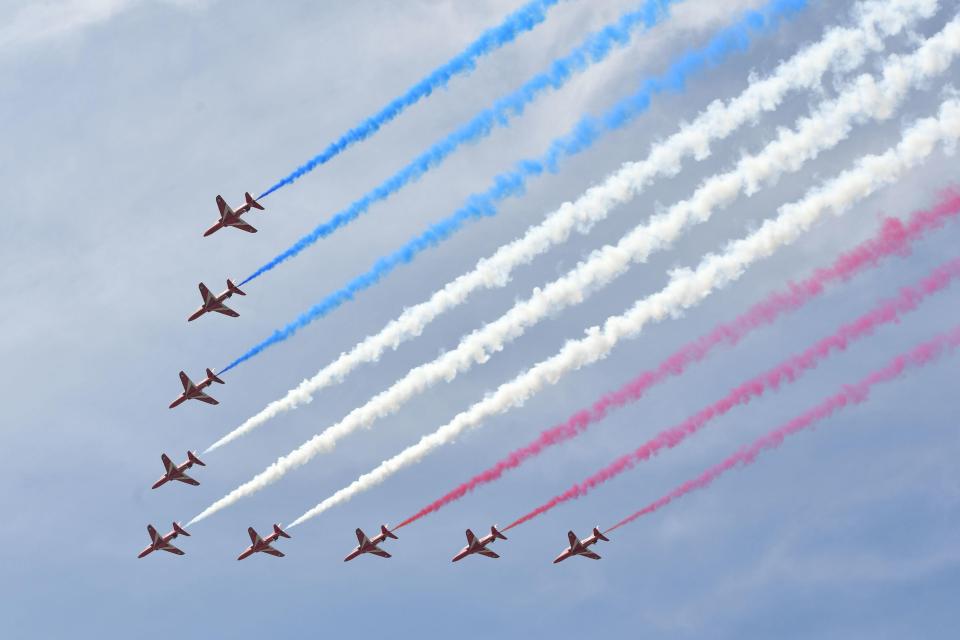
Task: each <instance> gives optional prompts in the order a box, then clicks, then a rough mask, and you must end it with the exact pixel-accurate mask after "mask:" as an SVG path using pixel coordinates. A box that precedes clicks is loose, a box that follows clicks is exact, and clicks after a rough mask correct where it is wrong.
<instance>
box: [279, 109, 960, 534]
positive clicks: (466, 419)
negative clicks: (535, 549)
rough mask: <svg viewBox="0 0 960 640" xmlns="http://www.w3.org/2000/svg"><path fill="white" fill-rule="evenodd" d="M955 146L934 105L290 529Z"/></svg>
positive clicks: (952, 118) (947, 116)
mask: <svg viewBox="0 0 960 640" xmlns="http://www.w3.org/2000/svg"><path fill="white" fill-rule="evenodd" d="M958 138H960V100H958V99H956V98H950V99H948V100H946V101H945V102H944V103H943V104H942V105H941V107H940V112H939V114H938V115H937V116H936V117H932V118H925V119H923V120H920V121H918V122H917V123H915V124H914V125H913V126H912V127H910V128H909V129H908V130H907V131H906V132H905V133H904V136H903V139H902V140H901V141H900V143H899V144H898V145H897V146H896V147H895V148H893V149H890V150H889V151H887V152H886V153H884V154H881V155H873V156H866V157H863V158H861V159H860V160H859V161H858V162H857V164H856V166H855V167H854V168H853V169H850V170H847V171H845V172H844V173H842V174H840V175H839V176H838V177H836V178H835V179H833V180H832V181H830V182H828V183H827V184H825V185H823V186H822V187H819V188H816V189H813V190H812V191H810V192H808V194H807V195H806V196H805V197H804V198H803V199H802V200H800V201H798V202H795V203H791V204H789V205H785V206H782V207H780V209H779V215H778V216H777V217H776V218H775V219H772V220H767V221H766V222H764V224H763V225H762V226H761V227H760V229H758V230H757V231H756V232H755V233H752V234H750V235H749V236H747V237H746V238H743V239H741V240H738V241H736V242H733V243H731V244H730V245H729V246H728V247H727V249H726V251H724V252H723V253H721V254H715V255H709V256H706V257H705V258H704V259H703V260H702V261H701V263H700V265H699V266H698V267H697V268H696V269H695V270H690V269H683V270H678V271H676V272H674V273H673V274H672V276H671V281H670V283H669V284H668V285H667V286H666V287H665V288H664V289H662V290H661V291H659V292H658V293H656V294H654V295H652V296H650V297H647V298H644V299H642V300H639V301H638V302H637V303H636V304H635V305H634V306H633V307H632V308H631V309H630V310H628V311H627V312H626V313H624V314H622V315H619V316H613V317H611V318H608V319H607V320H606V322H605V323H604V325H603V327H602V328H601V327H592V328H590V329H588V330H587V332H586V333H587V335H586V337H584V338H581V339H579V340H571V341H569V342H567V344H566V345H564V347H563V348H562V349H561V350H560V352H559V353H557V354H556V355H555V356H553V357H551V358H549V359H547V360H544V361H542V362H540V363H538V364H536V365H534V366H533V367H532V368H530V369H529V370H527V371H526V372H524V373H522V374H520V375H519V376H517V377H516V378H514V379H513V380H512V381H510V382H507V383H505V384H503V385H501V386H500V387H499V388H498V389H497V390H496V391H495V392H494V393H492V394H490V395H488V396H487V397H486V398H484V399H483V400H481V401H480V402H478V403H476V404H474V405H473V406H472V407H470V408H469V409H467V410H466V411H463V412H461V413H460V414H458V415H457V416H456V417H455V418H454V419H453V420H452V421H451V422H449V423H447V424H446V425H444V426H442V427H440V428H439V429H438V430H437V431H435V432H434V433H431V434H429V435H427V436H424V437H423V438H421V439H420V441H419V442H418V443H417V444H415V445H412V446H410V447H407V449H405V450H404V451H402V452H401V453H399V454H397V455H396V456H394V457H393V458H390V459H389V460H385V461H384V462H382V463H380V466H378V467H377V468H375V469H374V470H373V471H371V472H369V473H366V474H364V475H362V476H360V477H359V478H358V479H357V480H355V481H354V482H353V483H352V484H350V485H349V486H347V487H345V488H343V489H340V490H339V491H337V492H336V493H334V494H333V495H332V496H330V497H329V498H327V499H326V500H324V501H323V502H321V503H320V504H318V505H317V506H315V507H313V508H312V509H310V510H309V511H307V512H306V513H304V514H303V515H301V516H300V517H299V518H297V519H296V520H294V521H293V523H291V525H290V526H291V527H295V526H297V525H299V524H302V523H303V522H304V521H306V520H308V519H310V518H312V517H314V516H317V515H319V514H321V513H323V512H324V511H326V510H327V509H329V508H331V507H333V506H335V505H338V504H340V503H343V502H346V501H348V500H350V499H351V498H352V497H353V496H355V495H357V494H359V493H362V492H364V491H366V490H368V489H371V488H373V487H375V486H376V485H378V484H380V483H382V482H383V481H384V480H386V479H387V478H389V477H390V476H391V475H393V474H394V473H396V472H397V471H399V470H400V469H403V468H404V467H407V466H410V465H412V464H414V463H416V462H418V461H420V460H421V459H423V458H424V457H425V456H426V455H427V454H428V453H430V452H431V451H433V450H434V449H436V448H437V447H439V446H441V445H443V444H446V443H448V442H450V441H452V440H453V439H454V438H456V437H457V436H458V435H459V434H460V433H462V432H463V431H465V430H467V429H469V428H473V427H476V426H478V425H479V424H480V423H481V421H482V420H484V419H485V418H488V417H490V416H493V415H496V414H499V413H502V412H504V411H507V410H508V409H510V408H512V407H515V406H518V405H520V404H523V402H525V401H526V400H528V399H529V398H530V397H531V396H533V395H534V394H535V393H537V392H538V391H540V390H541V389H543V388H544V387H545V386H546V385H548V384H554V383H556V382H557V381H558V380H559V379H560V378H562V377H563V376H564V374H566V373H568V372H570V371H573V370H576V369H579V368H580V367H583V366H585V365H588V364H591V363H593V362H596V361H598V360H600V359H602V358H604V357H606V356H607V354H609V353H610V351H611V350H612V349H613V347H614V346H616V344H617V343H618V342H619V341H620V340H622V339H624V338H632V337H635V336H636V335H637V334H638V333H640V331H641V330H642V329H643V327H644V326H645V325H646V323H647V322H649V321H653V320H661V319H663V318H666V317H669V316H671V315H674V314H676V313H678V312H679V311H681V310H683V309H686V308H689V307H691V306H693V305H695V304H697V303H698V302H699V301H700V300H702V299H703V298H705V297H706V296H707V295H709V294H710V293H711V292H713V291H714V290H716V289H717V288H719V287H723V286H724V285H726V284H728V283H730V282H732V281H734V280H736V279H737V278H738V277H739V276H740V275H741V274H742V273H743V271H744V270H745V269H746V268H747V267H748V266H750V265H751V264H753V263H754V262H756V261H757V260H760V259H762V258H765V257H767V256H769V255H771V254H772V253H773V252H774V251H776V250H777V249H778V248H779V247H781V246H783V245H785V244H788V243H790V242H792V241H793V240H795V239H796V238H797V237H798V236H799V235H800V234H802V233H803V232H805V231H806V230H807V229H809V228H810V227H811V226H812V225H813V224H814V223H815V222H816V221H817V220H819V219H820V218H821V217H822V216H823V215H824V214H825V213H827V212H833V213H834V214H838V215H839V214H841V213H843V212H844V211H846V210H847V209H849V207H850V206H852V205H853V204H855V203H856V202H858V201H860V200H862V199H863V198H865V197H867V196H869V195H871V194H872V193H874V192H875V191H877V190H878V189H879V188H881V187H882V186H884V185H888V184H890V183H892V182H895V181H896V180H898V179H899V178H900V177H901V176H902V175H903V174H904V172H905V171H907V170H908V169H911V168H913V167H915V166H917V165H918V164H919V163H920V162H921V161H923V160H924V159H926V158H927V157H928V156H929V155H930V154H931V153H932V152H933V151H934V150H935V149H936V147H937V145H938V144H943V146H944V147H945V149H946V150H947V151H948V152H953V151H954V150H955V146H956V143H957V140H958Z"/></svg>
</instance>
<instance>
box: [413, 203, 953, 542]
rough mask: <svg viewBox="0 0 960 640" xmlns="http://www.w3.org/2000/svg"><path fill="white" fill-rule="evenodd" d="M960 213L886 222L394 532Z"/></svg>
mask: <svg viewBox="0 0 960 640" xmlns="http://www.w3.org/2000/svg"><path fill="white" fill-rule="evenodd" d="M958 213H960V191H958V190H956V189H954V188H950V189H947V190H945V191H944V192H943V194H942V195H941V200H940V202H938V203H937V204H936V205H935V206H934V207H933V208H931V209H929V210H922V211H916V212H914V213H913V214H912V215H911V216H910V219H909V221H907V222H906V223H904V222H903V221H901V220H900V219H898V218H889V219H886V220H885V221H884V222H883V225H882V227H881V229H880V232H879V233H878V234H877V235H876V236H874V237H873V238H871V239H870V240H867V241H866V242H864V243H862V244H860V245H859V246H857V247H855V248H854V249H853V250H851V251H848V252H846V253H843V254H841V255H840V256H839V257H838V258H837V259H836V261H834V263H833V265H832V266H830V267H828V268H825V269H819V270H817V271H816V272H814V274H813V275H812V276H810V277H809V278H807V279H806V280H803V281H801V282H799V283H790V284H789V285H788V287H787V289H786V290H785V291H779V292H775V293H773V294H771V295H769V296H768V297H767V298H766V299H764V300H762V301H761V302H759V303H758V304H756V305H754V306H753V307H751V308H750V310H749V311H747V312H746V313H744V314H743V315H741V316H740V317H738V318H736V319H735V320H734V321H733V322H730V323H727V324H721V325H718V326H717V327H716V328H715V329H714V330H713V331H712V332H710V333H709V334H707V335H704V336H701V337H700V338H698V339H697V340H695V341H693V342H691V343H689V344H687V345H686V346H684V347H682V348H681V349H680V350H679V351H677V352H676V353H674V354H673V355H672V356H670V357H669V358H667V359H666V360H664V361H663V362H662V363H660V365H659V366H658V367H657V368H656V369H654V370H651V371H646V372H644V373H643V374H641V375H640V376H638V377H637V378H635V379H634V380H632V381H630V382H628V383H627V384H626V385H624V386H623V387H621V388H620V389H618V390H617V391H615V392H613V393H610V394H607V395H605V396H603V397H602V398H600V399H599V400H598V401H597V402H595V403H594V405H593V406H592V407H591V408H589V409H583V410H581V411H578V412H577V413H575V414H573V415H572V416H570V418H568V419H567V421H566V422H563V423H561V424H559V425H557V426H554V427H552V428H550V429H547V430H546V431H543V432H542V433H541V434H540V435H539V436H538V437H537V439H536V440H534V441H533V442H531V443H529V444H527V445H525V446H523V447H521V448H519V449H516V450H515V451H513V452H511V453H510V454H509V455H507V457H505V458H504V459H502V460H500V461H499V462H497V463H496V464H495V465H494V466H492V467H490V468H489V469H487V470H486V471H483V472H481V473H479V474H477V475H476V476H474V477H473V478H471V479H470V480H468V481H467V482H465V483H463V484H461V485H460V486H458V487H456V488H455V489H453V490H452V491H450V492H449V493H447V494H446V495H444V496H443V497H442V498H440V499H438V500H436V501H435V502H433V503H431V504H429V505H427V506H426V507H424V508H423V509H421V510H420V511H418V512H417V513H416V514H414V515H412V516H410V517H409V518H407V519H406V520H404V521H403V522H401V523H400V524H399V525H397V527H396V529H399V528H401V527H405V526H406V525H408V524H410V523H412V522H415V521H416V520H419V519H420V518H422V517H423V516H425V515H428V514H430V513H433V512H434V511H437V510H439V509H440V508H442V507H444V506H446V505H447V504H449V503H451V502H454V501H456V500H459V499H460V498H462V497H463V496H465V495H466V494H468V493H470V492H471V491H473V490H474V489H475V488H477V487H478V486H480V485H483V484H487V483H489V482H493V481H494V480H497V479H499V478H500V476H502V475H503V473H504V472H505V471H507V470H509V469H513V468H515V467H518V466H520V465H521V464H522V463H523V462H524V461H526V460H527V459H529V458H532V457H534V456H536V455H538V454H539V453H540V452H541V451H543V450H544V449H546V448H548V447H551V446H553V445H555V444H559V443H561V442H564V441H566V440H569V439H570V438H573V437H574V436H576V435H579V434H580V433H581V432H583V431H586V430H587V428H588V427H590V425H591V424H593V423H594V422H598V421H600V420H602V419H604V418H605V417H606V416H607V413H609V412H610V410H611V409H616V408H619V407H622V406H624V405H626V404H628V403H630V402H633V401H635V400H638V399H639V398H641V397H642V396H643V395H644V393H646V391H647V390H648V389H649V388H650V387H652V386H654V385H656V384H658V383H660V382H662V381H663V380H665V379H666V378H668V377H670V376H677V375H680V374H681V373H683V372H684V371H685V370H686V368H687V366H688V365H690V364H692V363H695V362H699V361H700V360H703V359H704V358H705V357H706V356H707V355H708V354H709V353H710V351H712V349H713V348H714V347H717V346H719V345H721V344H728V345H735V344H737V343H738V342H739V341H740V340H741V339H742V338H743V337H744V336H746V335H747V334H749V333H750V332H751V331H752V330H754V329H756V328H758V327H761V326H763V325H767V324H771V323H773V322H774V321H775V320H776V319H777V318H778V317H779V316H780V314H783V313H787V312H789V311H793V310H794V309H797V308H799V307H801V306H803V305H804V304H806V303H807V302H808V301H810V300H812V299H813V298H816V297H817V296H818V295H820V294H821V293H822V292H823V290H824V288H825V287H826V286H827V285H829V284H832V283H835V282H845V281H847V280H849V279H850V278H852V277H853V276H855V275H857V274H859V273H860V272H862V271H864V270H866V269H868V268H870V267H873V266H876V265H877V264H878V263H879V262H880V261H881V260H882V259H884V258H886V257H888V256H891V255H896V254H900V255H903V254H907V253H908V252H909V248H910V245H911V243H913V242H915V241H916V240H918V239H919V238H921V237H922V236H924V235H925V234H926V233H928V232H930V231H932V230H935V229H939V228H940V227H942V226H943V225H944V224H946V223H947V222H948V221H950V220H952V219H954V218H956V217H957V214H958Z"/></svg>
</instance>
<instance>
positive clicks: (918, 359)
mask: <svg viewBox="0 0 960 640" xmlns="http://www.w3.org/2000/svg"><path fill="white" fill-rule="evenodd" d="M958 345H960V327H957V328H955V329H953V330H952V331H949V332H947V333H944V334H942V335H939V336H937V337H936V338H934V339H933V340H930V341H929V342H925V343H923V344H921V345H919V346H918V347H916V348H915V349H913V350H912V351H910V352H908V353H905V354H903V355H900V356H897V357H896V358H894V359H893V361H892V362H890V364H888V365H887V366H886V367H884V368H882V369H879V370H877V371H875V372H873V373H872V374H870V375H868V376H867V377H865V378H863V379H862V380H861V381H860V382H858V383H856V384H854V385H848V386H844V387H843V388H842V389H841V390H840V392H838V393H837V394H835V395H833V396H831V397H830V398H827V399H826V400H825V401H823V402H822V403H820V404H819V405H817V406H816V407H814V408H813V409H810V410H809V411H807V412H806V413H804V414H802V415H800V416H798V417H796V418H794V419H793V420H791V421H790V422H788V423H786V424H785V425H783V426H782V427H780V428H778V429H775V430H773V431H771V432H770V433H768V434H767V435H765V436H763V437H761V438H759V439H757V440H756V441H754V442H753V444H751V445H749V446H747V447H744V448H742V449H740V450H739V451H738V452H737V453H735V454H733V455H732V456H730V457H729V458H727V459H726V460H724V461H723V462H721V463H720V464H718V465H716V466H714V467H711V468H710V469H708V470H707V471H705V472H704V473H703V474H701V475H700V476H698V477H697V478H694V479H693V480H688V481H687V482H685V483H683V484H682V485H680V486H679V487H677V488H676V489H674V490H673V491H671V492H670V493H668V494H666V495H665V496H663V497H662V498H660V499H659V500H656V501H655V502H652V503H651V504H649V505H648V506H646V507H644V508H643V509H641V510H640V511H637V512H636V513H633V514H632V515H629V516H627V517H626V518H624V519H623V520H621V521H620V522H618V523H617V524H615V525H613V526H612V527H610V528H609V529H607V530H606V531H604V533H609V532H611V531H614V530H616V529H619V528H620V527H622V526H624V525H628V524H630V523H631V522H633V521H634V520H636V519H638V518H640V517H642V516H645V515H648V514H651V513H653V512H654V511H658V510H659V509H662V508H663V507H665V506H667V505H668V504H670V503H671V502H673V501H674V500H676V499H678V498H682V497H683V496H685V495H687V494H688V493H690V492H691V491H696V490H698V489H705V488H706V487H708V486H710V485H711V484H712V483H713V481H714V480H716V479H717V478H719V477H720V476H722V475H723V474H725V473H726V472H727V471H730V470H731V469H734V468H736V467H738V466H747V465H749V464H752V463H753V462H754V461H755V460H756V459H757V458H758V457H759V456H760V454H762V453H763V452H764V451H770V450H772V449H776V448H777V447H779V446H780V445H781V444H783V441H784V440H785V439H786V438H787V437H789V436H792V435H794V434H796V433H799V432H800V431H803V430H804V429H807V428H809V427H811V426H813V425H815V424H816V423H817V422H819V421H821V420H824V419H826V418H829V417H830V416H832V415H833V414H835V413H836V412H837V411H839V410H841V409H843V408H845V407H848V406H850V405H856V404H860V403H862V402H864V401H865V400H867V399H868V398H869V396H870V392H871V391H872V390H873V387H875V386H876V385H878V384H880V383H883V382H890V381H892V380H894V379H896V378H898V377H900V376H901V375H902V374H904V373H905V372H906V371H907V370H908V369H912V368H918V367H922V366H925V365H927V364H929V363H931V362H933V361H934V360H936V359H937V358H939V357H940V356H942V355H943V354H944V353H946V352H948V351H950V352H952V351H953V350H954V349H956V347H957V346H958Z"/></svg>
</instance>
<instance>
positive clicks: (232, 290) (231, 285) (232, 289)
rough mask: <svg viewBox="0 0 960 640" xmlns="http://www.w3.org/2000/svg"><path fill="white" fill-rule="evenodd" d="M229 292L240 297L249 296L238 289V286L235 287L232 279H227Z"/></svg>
mask: <svg viewBox="0 0 960 640" xmlns="http://www.w3.org/2000/svg"><path fill="white" fill-rule="evenodd" d="M227 291H229V292H230V293H235V294H236V295H238V296H245V295H247V294H245V293H244V292H243V291H240V287H238V286H237V285H235V284H234V283H233V280H231V279H230V278H227Z"/></svg>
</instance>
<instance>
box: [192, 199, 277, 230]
mask: <svg viewBox="0 0 960 640" xmlns="http://www.w3.org/2000/svg"><path fill="white" fill-rule="evenodd" d="M243 197H244V199H245V200H246V203H245V204H244V205H243V206H241V207H238V208H237V210H236V211H234V210H233V209H231V208H230V205H228V204H227V203H226V202H225V201H224V199H223V198H222V197H221V196H217V208H218V209H220V221H219V222H217V224H215V225H213V226H212V227H210V228H209V229H207V230H206V231H204V232H203V237H207V236H208V235H210V234H211V233H216V232H217V231H219V230H220V229H223V228H224V227H236V228H237V229H240V230H241V231H246V232H247V233H256V232H257V230H256V229H254V228H253V227H252V226H250V225H249V224H247V223H246V222H244V221H243V220H242V219H241V218H240V216H242V215H243V214H245V213H246V212H247V211H250V209H260V210H261V211H263V207H262V206H261V205H260V203H259V202H257V201H256V200H254V199H253V196H251V195H250V192H247V193H245V194H243Z"/></svg>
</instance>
